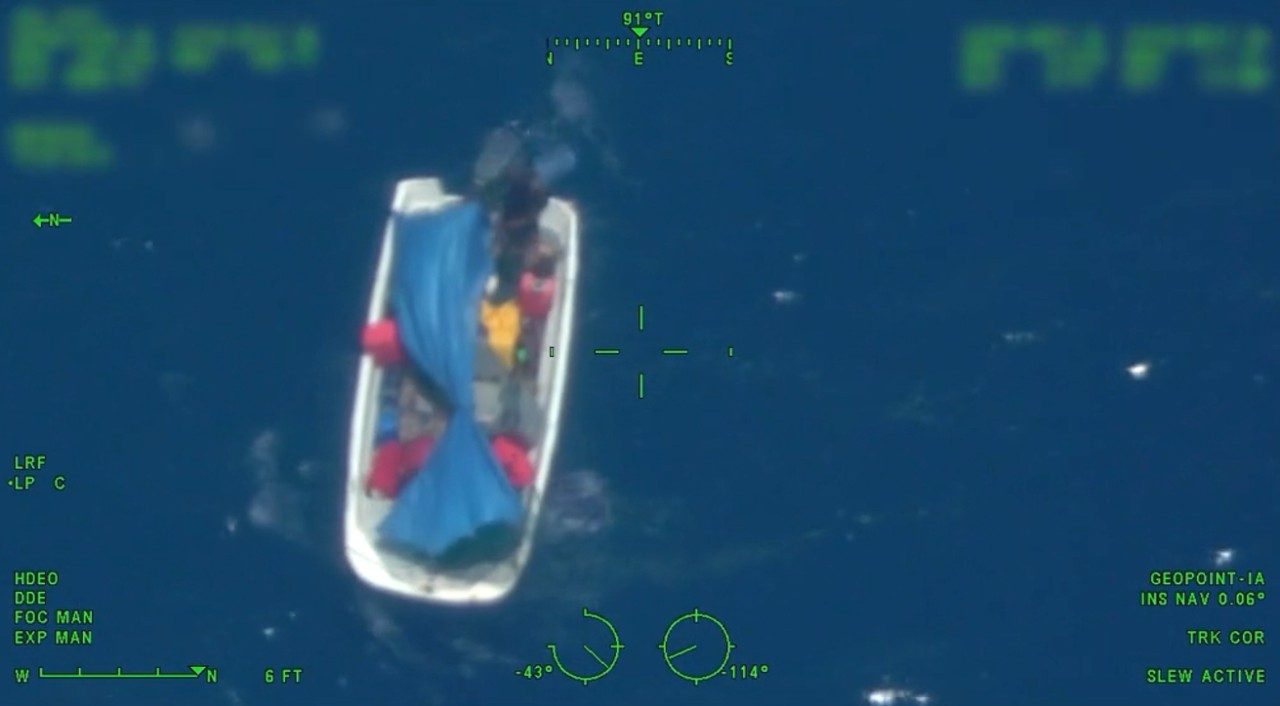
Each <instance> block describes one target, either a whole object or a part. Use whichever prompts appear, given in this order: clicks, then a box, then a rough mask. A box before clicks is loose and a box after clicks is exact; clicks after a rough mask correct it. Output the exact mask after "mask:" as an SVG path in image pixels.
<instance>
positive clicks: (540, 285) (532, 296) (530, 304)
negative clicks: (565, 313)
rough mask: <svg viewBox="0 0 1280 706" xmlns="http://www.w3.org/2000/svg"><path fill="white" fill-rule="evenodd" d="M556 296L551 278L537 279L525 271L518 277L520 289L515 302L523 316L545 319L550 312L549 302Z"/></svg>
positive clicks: (554, 282) (554, 284)
mask: <svg viewBox="0 0 1280 706" xmlns="http://www.w3.org/2000/svg"><path fill="white" fill-rule="evenodd" d="M555 295H556V281H555V279H553V278H551V277H545V278H544V277H539V276H537V275H535V274H534V273H532V272H530V271H528V270H525V271H524V272H523V273H522V274H521V275H520V288H519V290H517V293H516V300H517V301H519V302H520V311H522V312H524V315H525V316H529V317H532V318H535V319H545V318H546V317H547V314H549V313H550V312H551V300H552V299H554V298H555Z"/></svg>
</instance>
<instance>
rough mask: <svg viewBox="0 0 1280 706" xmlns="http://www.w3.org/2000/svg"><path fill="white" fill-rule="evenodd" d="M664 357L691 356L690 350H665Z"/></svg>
mask: <svg viewBox="0 0 1280 706" xmlns="http://www.w3.org/2000/svg"><path fill="white" fill-rule="evenodd" d="M662 354H663V355H689V349H688V348H663V349H662Z"/></svg>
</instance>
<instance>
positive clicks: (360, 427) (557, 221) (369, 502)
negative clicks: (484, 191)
mask: <svg viewBox="0 0 1280 706" xmlns="http://www.w3.org/2000/svg"><path fill="white" fill-rule="evenodd" d="M460 199H461V197H460V196H457V195H454V194H448V193H445V191H444V189H443V188H442V186H441V183H440V180H439V179H436V178H419V179H405V180H403V181H401V182H399V183H398V184H396V190H395V196H394V197H393V199H392V202H391V210H392V214H391V217H390V218H388V220H387V226H386V229H385V231H384V233H383V236H382V253H381V255H380V256H379V258H378V268H377V274H376V275H375V277H374V281H373V292H372V296H371V301H370V303H369V315H368V321H369V322H371V323H372V322H375V321H378V320H380V319H383V318H385V317H386V316H387V314H388V308H387V307H388V288H389V279H390V277H391V272H392V261H393V259H394V257H395V253H394V252H393V251H392V250H393V243H394V241H395V238H394V232H393V228H394V223H395V216H396V214H413V213H422V212H426V211H434V210H438V209H440V208H442V207H444V206H446V205H447V204H450V203H453V202H455V201H458V200H460ZM539 227H540V230H541V236H540V237H542V238H549V239H552V240H553V241H556V243H557V244H558V245H559V250H560V252H561V253H563V256H562V257H561V258H560V260H559V263H558V264H557V268H556V276H555V277H556V290H555V296H554V299H553V302H552V307H551V311H550V313H549V315H548V317H547V322H546V329H545V332H544V334H543V341H542V346H541V348H542V350H541V351H540V352H535V354H538V355H539V357H540V358H541V360H540V363H539V365H538V371H537V378H536V381H537V384H536V393H535V399H536V401H537V404H538V406H539V407H540V408H541V410H542V412H543V413H544V415H545V424H544V425H543V433H542V438H541V439H540V440H538V443H536V444H535V445H534V446H533V447H532V448H531V449H530V454H529V459H530V462H531V463H532V465H533V466H534V469H535V477H534V480H533V482H532V483H530V484H529V485H528V486H527V487H525V488H524V489H523V491H521V492H522V494H521V501H522V502H523V504H524V513H523V517H522V526H521V527H520V528H519V530H518V534H517V536H518V543H517V544H516V545H515V548H514V550H513V551H511V552H510V554H508V555H506V556H505V557H503V558H501V559H498V560H495V561H486V562H483V563H476V564H471V565H467V566H465V567H462V568H458V567H451V568H447V569H445V568H441V567H439V566H436V565H432V564H430V563H426V562H421V561H415V560H413V559H412V558H409V557H407V556H406V555H404V554H399V553H396V552H394V551H388V550H387V549H386V548H385V547H383V546H382V545H381V543H380V542H379V541H378V535H377V528H378V525H379V523H380V522H381V521H382V519H383V518H384V517H385V516H386V515H387V513H388V512H389V511H390V509H391V506H392V504H393V501H391V500H388V499H384V498H379V497H374V496H371V495H369V494H368V493H367V492H366V484H365V480H366V474H367V473H368V472H369V468H370V465H371V461H372V457H373V451H374V443H375V437H376V427H377V421H378V416H379V404H380V401H379V400H380V395H379V392H380V390H381V388H382V382H383V369H382V368H381V367H380V366H379V365H378V364H377V363H376V362H375V361H374V360H373V358H372V357H371V356H370V355H369V354H367V353H366V354H364V355H362V356H361V358H360V372H359V381H358V383H357V386H356V397H355V404H354V405H353V412H352V416H351V437H350V448H349V452H348V459H347V482H346V508H345V512H344V519H343V523H344V528H345V532H344V534H345V542H344V544H345V549H346V556H347V561H348V563H350V564H351V568H352V569H353V570H354V571H355V573H356V575H357V576H359V577H360V578H361V579H362V580H363V581H364V582H365V583H368V584H369V585H371V586H374V587H376V588H379V589H382V590H385V591H390V592H392V593H396V594H399V595H402V596H407V597H410V598H416V599H420V600H425V601H434V602H440V603H452V604H466V603H488V602H492V601H497V600H499V599H501V598H503V597H504V596H506V595H507V594H509V593H510V592H511V590H512V589H513V588H515V586H516V583H517V582H518V581H519V580H520V575H521V574H522V573H523V572H524V569H525V565H526V564H527V563H528V562H529V556H530V553H531V552H532V549H533V538H534V530H535V528H536V527H537V523H538V514H539V512H540V510H541V508H542V499H543V496H544V493H545V490H546V487H547V480H548V478H549V477H550V475H551V464H552V460H553V459H554V458H555V448H556V438H557V436H558V434H559V430H560V421H561V410H562V409H563V402H564V392H565V378H566V375H567V373H568V370H569V351H570V341H571V337H572V334H573V314H574V301H575V300H574V291H575V289H576V280H577V270H578V215H577V212H576V211H575V210H574V207H573V205H572V204H570V203H569V202H567V201H565V200H563V199H558V198H552V199H551V200H550V201H549V202H548V203H547V206H546V208H545V209H543V211H542V214H541V216H540V218H539ZM478 305H479V303H478V302H477V306H478ZM550 346H554V347H555V350H554V354H551V355H549V350H550Z"/></svg>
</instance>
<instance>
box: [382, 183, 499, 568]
mask: <svg viewBox="0 0 1280 706" xmlns="http://www.w3.org/2000/svg"><path fill="white" fill-rule="evenodd" d="M488 229H489V225H488V219H487V217H486V215H485V212H484V209H483V208H482V207H481V206H480V205H479V204H476V203H473V202H462V203H460V204H457V205H453V206H449V207H447V208H445V209H444V210H443V211H438V212H435V213H428V214H422V215H413V216H397V217H396V221H395V265H394V269H393V270H392V275H391V277H392V281H391V305H392V309H393V311H394V313H395V317H396V323H397V325H398V327H399V330H400V338H401V341H402V342H403V344H404V348H405V350H406V351H407V352H408V354H409V358H410V360H412V361H413V363H414V364H415V365H417V367H418V369H419V370H420V371H421V372H422V373H424V374H425V375H427V376H428V377H430V378H431V380H432V381H433V382H435V383H436V385H437V386H438V387H439V388H440V389H441V390H442V391H443V392H444V394H445V395H446V396H448V399H449V402H450V403H451V405H452V406H453V410H454V411H453V415H452V416H451V417H450V418H449V423H448V425H447V426H446V427H445V430H444V433H443V434H442V435H441V436H440V439H438V440H437V442H436V445H435V448H434V449H433V450H432V452H431V455H430V456H429V457H428V458H427V461H426V463H425V464H424V466H423V467H422V468H421V469H420V470H419V471H418V473H417V474H415V475H414V476H413V478H412V479H410V481H409V483H408V484H407V485H406V486H405V488H404V490H403V491H401V493H400V495H399V497H398V498H397V499H396V501H395V505H394V506H393V507H392V508H391V512H390V514H388V515H387V517H386V518H385V519H384V520H383V521H382V524H381V526H380V527H379V528H378V531H379V533H380V534H381V536H382V538H383V539H384V540H386V541H388V542H391V543H393V544H395V545H399V546H401V547H405V548H408V549H411V550H414V551H417V552H421V553H424V554H427V555H428V556H438V555H440V554H442V553H444V552H445V551H446V550H448V549H449V548H450V547H452V546H453V545H454V544H455V543H456V542H457V541H458V540H461V539H464V538H466V537H468V536H470V535H472V534H474V533H475V532H476V531H477V530H478V529H480V528H481V527H484V526H486V525H490V524H495V523H499V524H500V523H507V524H514V523H516V522H518V521H519V519H520V514H521V506H520V500H519V498H518V497H517V495H516V492H515V490H514V489H513V488H512V487H511V484H510V482H508V480H507V477H506V474H505V473H504V472H503V471H502V468H501V466H499V465H498V462H497V461H496V460H495V459H494V457H493V453H492V452H491V451H490V450H489V442H488V439H487V437H486V436H485V434H484V432H483V430H481V428H480V426H479V425H478V424H477V423H476V420H475V405H474V401H473V399H472V388H471V385H472V366H473V365H474V361H475V353H476V343H477V338H478V333H477V332H478V329H477V324H478V322H477V318H478V312H477V310H478V309H479V306H480V303H479V302H480V295H481V293H482V291H483V288H484V282H485V280H486V279H487V278H488V276H489V273H490V271H491V270H492V267H493V263H492V259H491V257H490V255H489V253H488V248H487V244H486V241H487V238H488Z"/></svg>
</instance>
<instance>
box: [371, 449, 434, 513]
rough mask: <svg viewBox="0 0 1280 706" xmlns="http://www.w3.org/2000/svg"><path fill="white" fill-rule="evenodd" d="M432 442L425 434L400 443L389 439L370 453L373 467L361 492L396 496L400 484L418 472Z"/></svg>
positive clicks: (402, 484) (402, 485)
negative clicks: (367, 491)
mask: <svg viewBox="0 0 1280 706" xmlns="http://www.w3.org/2000/svg"><path fill="white" fill-rule="evenodd" d="M435 444H436V440H435V438H434V437H432V436H431V435H429V434H425V435H423V436H419V437H417V438H415V439H410V440H409V441H406V442H403V443H402V442H401V441H399V440H398V439H390V440H388V441H386V442H383V443H382V444H379V445H378V448H377V449H375V450H374V452H373V463H372V464H371V466H372V467H371V468H370V469H369V475H368V477H367V478H365V489H366V490H376V491H378V492H380V493H382V494H383V495H385V496H386V497H388V498H394V497H395V496H397V495H399V494H400V490H401V489H402V488H404V484H405V483H406V482H407V481H408V480H409V479H410V478H412V477H413V474H415V473H417V472H418V469H420V468H422V464H423V463H425V462H426V460H427V456H430V455H431V449H432V448H434V447H435Z"/></svg>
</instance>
